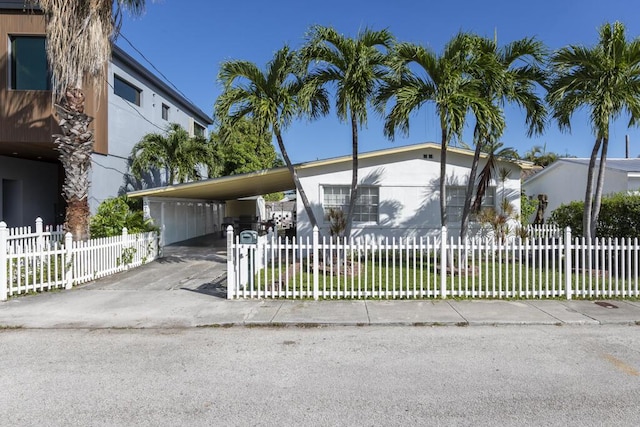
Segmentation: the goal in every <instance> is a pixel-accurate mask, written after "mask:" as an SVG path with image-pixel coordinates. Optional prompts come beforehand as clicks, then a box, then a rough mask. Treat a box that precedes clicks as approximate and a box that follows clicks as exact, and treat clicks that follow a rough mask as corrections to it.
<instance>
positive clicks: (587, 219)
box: [582, 136, 602, 242]
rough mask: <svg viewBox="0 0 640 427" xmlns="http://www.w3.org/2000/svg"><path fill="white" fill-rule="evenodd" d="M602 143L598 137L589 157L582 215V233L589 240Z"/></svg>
mask: <svg viewBox="0 0 640 427" xmlns="http://www.w3.org/2000/svg"><path fill="white" fill-rule="evenodd" d="M601 144H602V138H601V137H600V136H597V137H596V141H595V143H594V144H593V150H591V158H590V159H589V169H588V171H587V189H586V192H585V196H584V211H583V216H582V233H583V235H584V237H585V238H586V239H587V241H589V242H590V241H591V212H592V211H591V207H592V206H593V173H594V171H595V167H596V159H597V158H598V151H600V145H601Z"/></svg>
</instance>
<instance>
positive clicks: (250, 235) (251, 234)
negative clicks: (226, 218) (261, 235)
mask: <svg viewBox="0 0 640 427" xmlns="http://www.w3.org/2000/svg"><path fill="white" fill-rule="evenodd" d="M240 244H244V245H247V244H248V245H256V244H258V232H257V231H253V230H244V231H241V232H240Z"/></svg>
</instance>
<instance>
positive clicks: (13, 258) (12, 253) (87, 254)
mask: <svg viewBox="0 0 640 427" xmlns="http://www.w3.org/2000/svg"><path fill="white" fill-rule="evenodd" d="M60 232H61V230H58V231H43V230H42V228H41V227H40V228H38V226H37V225H36V232H35V233H31V231H30V230H28V229H20V230H18V231H16V230H15V229H9V228H7V226H6V224H5V223H4V222H0V301H1V300H6V299H7V297H9V296H12V295H19V294H24V293H28V292H40V291H44V290H50V289H55V288H66V289H70V288H71V287H72V286H73V285H78V284H81V283H86V282H88V281H91V280H95V279H97V278H100V277H103V276H107V275H109V274H113V273H117V272H119V271H124V270H127V269H129V268H132V267H137V266H140V265H142V264H144V263H146V262H150V261H153V260H154V259H155V258H156V257H157V256H158V249H159V248H158V243H159V238H158V233H155V232H151V233H140V234H128V232H127V229H126V228H125V229H123V231H122V235H120V236H115V237H107V238H100V239H91V240H89V241H86V242H74V241H72V237H71V234H70V233H67V234H66V235H64V238H63V239H62V240H60V237H59V235H58V233H60Z"/></svg>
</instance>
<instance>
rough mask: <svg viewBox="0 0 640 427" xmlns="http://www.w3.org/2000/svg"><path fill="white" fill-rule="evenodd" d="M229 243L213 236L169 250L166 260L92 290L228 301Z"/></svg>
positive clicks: (95, 284)
mask: <svg viewBox="0 0 640 427" xmlns="http://www.w3.org/2000/svg"><path fill="white" fill-rule="evenodd" d="M226 262H227V240H226V238H220V234H219V233H217V234H209V235H206V236H201V237H196V238H194V239H190V240H185V241H183V242H179V243H175V244H173V245H169V246H165V247H164V249H163V251H162V258H159V259H157V260H155V261H153V262H151V263H149V264H146V265H143V266H141V267H138V268H135V269H132V270H131V271H127V272H124V273H119V274H114V275H112V276H108V277H104V278H102V279H99V280H96V281H94V282H91V283H89V284H87V285H85V286H83V288H84V289H88V290H123V291H124V290H127V291H135V290H140V291H154V290H157V291H169V290H180V289H183V290H189V291H194V292H200V293H204V294H208V295H212V296H216V297H220V298H226V296H227V288H226V268H227V267H226Z"/></svg>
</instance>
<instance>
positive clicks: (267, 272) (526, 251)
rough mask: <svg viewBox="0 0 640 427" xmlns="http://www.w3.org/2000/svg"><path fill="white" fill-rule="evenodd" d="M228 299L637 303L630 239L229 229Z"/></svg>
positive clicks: (635, 252) (639, 252)
mask: <svg viewBox="0 0 640 427" xmlns="http://www.w3.org/2000/svg"><path fill="white" fill-rule="evenodd" d="M227 245H228V251H227V254H228V261H227V297H228V298H230V299H233V298H313V299H332V298H383V299H395V298H451V297H454V298H458V297H460V298H567V299H571V298H599V297H608V298H611V297H638V296H640V293H639V291H638V281H639V280H638V263H639V261H640V259H639V258H640V246H639V244H638V240H637V239H633V240H632V239H594V241H593V242H591V243H589V242H586V241H585V240H584V239H578V238H572V236H571V232H570V230H569V229H567V230H565V231H564V232H563V235H562V236H560V237H551V236H547V237H538V238H532V239H524V240H522V239H511V240H507V241H504V242H501V241H499V240H498V241H496V240H486V239H485V240H482V239H474V240H469V241H467V242H461V241H460V240H459V239H453V238H448V237H447V230H446V228H443V229H442V235H441V236H440V237H438V238H433V237H431V238H411V239H385V240H383V241H363V240H353V239H352V240H349V241H347V240H345V239H342V240H340V241H339V242H335V241H333V240H330V239H326V238H322V240H320V238H319V235H318V231H317V230H314V233H313V236H312V238H311V240H310V239H309V238H307V239H304V240H302V241H301V240H296V239H291V240H289V239H284V240H282V239H276V238H275V237H273V236H272V237H271V238H269V239H267V240H266V241H262V242H261V241H259V242H258V244H255V245H251V244H241V243H240V242H239V240H236V241H234V239H233V231H232V230H228V234H227Z"/></svg>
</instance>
